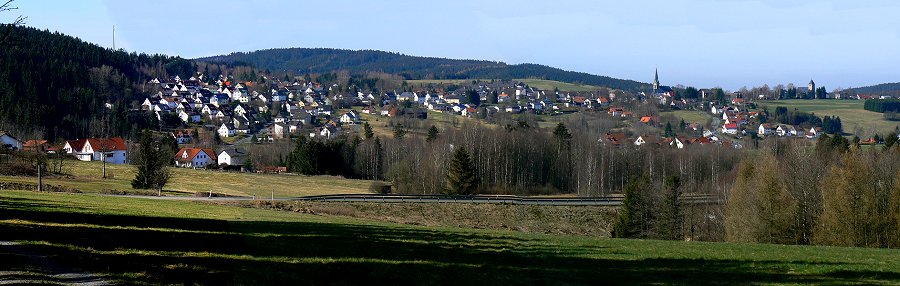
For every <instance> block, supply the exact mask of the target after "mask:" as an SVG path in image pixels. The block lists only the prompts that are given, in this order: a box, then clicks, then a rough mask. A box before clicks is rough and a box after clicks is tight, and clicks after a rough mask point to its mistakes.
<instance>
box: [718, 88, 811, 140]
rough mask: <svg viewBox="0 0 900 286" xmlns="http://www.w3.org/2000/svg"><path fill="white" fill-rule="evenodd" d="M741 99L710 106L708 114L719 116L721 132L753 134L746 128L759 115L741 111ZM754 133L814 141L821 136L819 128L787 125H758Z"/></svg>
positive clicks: (753, 112) (763, 135)
mask: <svg viewBox="0 0 900 286" xmlns="http://www.w3.org/2000/svg"><path fill="white" fill-rule="evenodd" d="M743 103H744V101H743V99H740V98H736V99H733V100H732V104H731V105H729V106H724V107H717V106H712V107H711V110H710V112H711V113H712V114H714V115H721V117H722V120H723V122H724V124H722V127H721V132H722V133H725V134H731V135H738V134H740V135H748V134H749V133H753V132H754V131H753V129H752V127H751V128H747V126H748V125H749V124H750V122H751V120H752V119H758V117H759V113H758V112H755V111H751V112H747V111H742V109H741V106H742V105H743ZM755 130H756V131H755V133H756V134H757V135H759V136H762V137H765V136H778V137H793V138H807V139H816V138H819V136H821V135H822V128H821V127H810V128H809V129H805V128H801V127H799V126H793V125H788V124H772V123H760V124H759V125H757V126H756V129H755Z"/></svg>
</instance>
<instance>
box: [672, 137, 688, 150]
mask: <svg viewBox="0 0 900 286" xmlns="http://www.w3.org/2000/svg"><path fill="white" fill-rule="evenodd" d="M686 144H687V140H686V139H684V138H678V137H675V138H673V139H672V142H669V146H674V147H676V148H678V149H684V145H686Z"/></svg>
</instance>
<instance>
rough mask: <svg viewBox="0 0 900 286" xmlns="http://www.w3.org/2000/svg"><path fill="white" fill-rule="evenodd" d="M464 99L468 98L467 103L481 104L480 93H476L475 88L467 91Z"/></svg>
mask: <svg viewBox="0 0 900 286" xmlns="http://www.w3.org/2000/svg"><path fill="white" fill-rule="evenodd" d="M466 99H468V102H467V103H470V104H473V105H475V106H478V105H480V104H481V95H480V94H478V92H477V91H475V90H470V91H469V92H467V93H466Z"/></svg>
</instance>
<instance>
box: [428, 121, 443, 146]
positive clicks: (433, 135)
mask: <svg viewBox="0 0 900 286" xmlns="http://www.w3.org/2000/svg"><path fill="white" fill-rule="evenodd" d="M440 133H441V132H440V131H438V129H437V127H435V126H434V125H431V128H429V129H428V137H426V138H425V141H426V142H431V141H434V140H435V139H437V137H438V135H439V134H440Z"/></svg>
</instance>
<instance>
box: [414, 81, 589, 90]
mask: <svg viewBox="0 0 900 286" xmlns="http://www.w3.org/2000/svg"><path fill="white" fill-rule="evenodd" d="M514 80H515V81H521V82H524V83H525V84H527V85H529V86H531V87H534V88H537V89H541V90H551V91H552V90H553V89H554V88H558V89H559V90H560V91H571V92H584V91H596V90H598V89H600V88H601V87H599V86H593V85H586V84H575V83H568V82H561V81H555V80H546V79H531V78H519V79H514ZM406 82H408V83H409V84H412V85H428V84H464V83H471V82H472V80H471V79H433V80H432V79H426V80H408V81H406Z"/></svg>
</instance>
